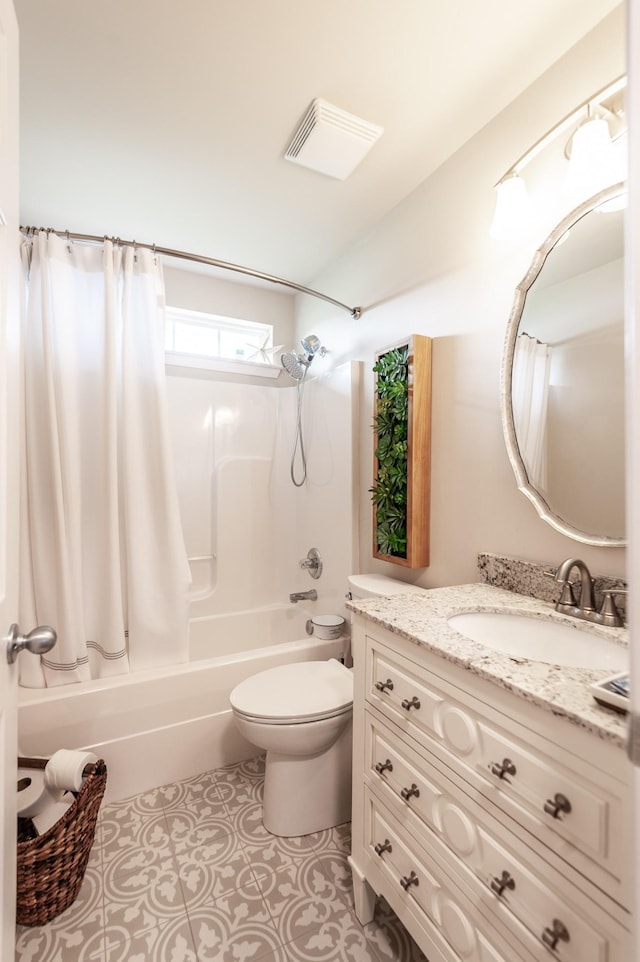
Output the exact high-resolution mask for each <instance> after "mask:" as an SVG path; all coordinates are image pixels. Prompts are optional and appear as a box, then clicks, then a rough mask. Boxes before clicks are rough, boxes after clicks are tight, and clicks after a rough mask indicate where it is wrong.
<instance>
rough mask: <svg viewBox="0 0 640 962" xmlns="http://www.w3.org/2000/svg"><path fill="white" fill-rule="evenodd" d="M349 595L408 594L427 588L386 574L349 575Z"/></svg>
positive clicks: (376, 596) (368, 596) (363, 596)
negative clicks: (397, 579)
mask: <svg viewBox="0 0 640 962" xmlns="http://www.w3.org/2000/svg"><path fill="white" fill-rule="evenodd" d="M347 581H348V591H349V594H348V597H350V598H383V597H385V596H386V597H388V596H389V595H406V594H413V593H415V592H423V591H425V590H426V589H425V588H418V587H417V586H416V585H409V584H406V582H404V581H396V579H395V578H388V577H387V576H386V575H349V577H348V579H347Z"/></svg>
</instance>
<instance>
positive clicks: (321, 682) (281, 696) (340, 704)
mask: <svg viewBox="0 0 640 962" xmlns="http://www.w3.org/2000/svg"><path fill="white" fill-rule="evenodd" d="M229 700H230V702H231V707H232V708H233V710H234V711H235V712H236V713H237V714H239V715H242V716H244V717H245V718H247V719H249V720H251V721H259V722H261V723H263V724H270V725H291V724H303V723H304V722H312V721H319V720H321V719H324V718H333V717H335V716H336V715H343V714H346V713H347V712H349V711H351V710H352V707H353V676H352V674H351V672H350V671H349V669H348V668H345V667H344V665H342V664H340V662H338V661H336V660H335V659H333V658H332V659H330V660H329V661H304V662H296V663H295V664H292V665H280V666H279V667H277V668H268V669H267V670H266V671H261V672H258V674H257V675H252V677H251V678H247V679H246V680H245V681H242V682H240V684H239V685H237V686H236V687H235V688H234V689H233V691H232V692H231V695H230V697H229Z"/></svg>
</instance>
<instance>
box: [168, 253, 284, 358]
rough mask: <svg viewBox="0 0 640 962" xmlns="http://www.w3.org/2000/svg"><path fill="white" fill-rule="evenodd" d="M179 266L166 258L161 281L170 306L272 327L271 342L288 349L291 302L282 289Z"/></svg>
mask: <svg viewBox="0 0 640 962" xmlns="http://www.w3.org/2000/svg"><path fill="white" fill-rule="evenodd" d="M177 263H181V262H179V261H172V260H171V259H166V262H165V266H164V282H165V290H166V299H167V304H168V305H169V307H181V308H183V309H185V310H188V311H203V312H205V313H209V314H221V315H222V316H223V317H234V318H236V319H238V320H241V321H258V322H259V323H261V324H272V325H273V343H274V344H284V345H285V349H286V350H288V349H289V348H290V347H291V346H292V344H293V333H294V332H293V327H294V299H293V296H292V294H291V293H284V292H283V288H281V287H274V286H271V285H270V286H268V287H266V286H265V287H256V286H255V285H252V284H247V283H243V282H241V281H240V280H239V279H237V280H229V277H237V278H239V275H233V274H229V273H226V274H225V278H226V279H225V278H221V277H220V276H219V274H220V272H219V271H213V270H209V271H208V272H206V269H205V270H203V271H196V270H189V269H186V268H184V269H182V268H178V267H176V266H175V265H176V264H177Z"/></svg>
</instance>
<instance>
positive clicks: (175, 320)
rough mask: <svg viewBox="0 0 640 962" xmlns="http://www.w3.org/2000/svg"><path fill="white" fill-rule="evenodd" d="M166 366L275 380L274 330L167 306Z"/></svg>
mask: <svg viewBox="0 0 640 962" xmlns="http://www.w3.org/2000/svg"><path fill="white" fill-rule="evenodd" d="M164 347H165V357H166V362H167V364H175V365H179V366H181V367H198V368H208V369H210V370H214V371H227V372H231V373H233V372H234V371H235V372H236V373H239V374H254V375H255V374H258V375H260V376H265V377H277V375H278V373H279V366H277V365H275V364H273V361H272V357H271V353H270V351H269V349H270V348H271V347H273V327H272V325H271V324H260V323H258V322H257V321H240V320H237V319H236V318H234V317H221V316H220V315H218V314H203V313H201V312H200V311H186V310H183V309H182V308H177V307H167V309H166V329H165V344H164Z"/></svg>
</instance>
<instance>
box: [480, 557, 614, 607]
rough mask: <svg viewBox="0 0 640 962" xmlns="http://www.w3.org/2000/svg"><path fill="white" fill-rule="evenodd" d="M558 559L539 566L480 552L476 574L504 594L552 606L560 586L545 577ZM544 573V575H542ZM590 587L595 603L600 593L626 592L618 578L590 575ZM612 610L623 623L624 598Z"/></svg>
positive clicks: (530, 562) (556, 564) (538, 563)
mask: <svg viewBox="0 0 640 962" xmlns="http://www.w3.org/2000/svg"><path fill="white" fill-rule="evenodd" d="M562 560H563V559H562V558H559V559H558V560H557V561H556V563H555V564H552V563H548V564H541V563H540V562H536V561H522V560H521V559H520V558H507V557H506V556H504V555H497V554H488V553H485V552H482V553H480V554H479V555H478V574H479V576H480V581H482V582H483V583H484V584H487V585H493V586H494V587H495V588H504V589H505V591H517V592H518V594H521V595H528V596H529V597H530V598H537V599H538V600H539V601H549V602H551V603H552V604H555V602H556V601H557V600H558V597H559V593H560V586H559V585H558V584H557V582H555V581H554V580H553V578H551V577H549V574H548V573H549V572H551V571H554V570H555V568H556V567H557V566H558V565H559V564H560V562H561V561H562ZM545 572H547V574H545ZM593 583H594V588H595V592H596V601H599V600H600V599H601V597H602V593H603V592H604V591H613V590H614V589H615V590H618V589H626V587H627V583H626V581H624V580H623V579H622V578H609V577H607V576H602V577H600V576H597V575H595V574H594V576H593ZM616 607H617V609H618V611H619V612H620V614H621V615H622V616H623V618H624V619H625V621H626V618H627V615H626V598H625V596H624V595H617V596H616Z"/></svg>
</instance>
